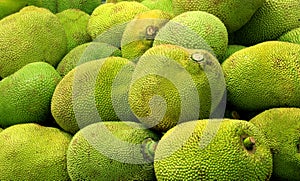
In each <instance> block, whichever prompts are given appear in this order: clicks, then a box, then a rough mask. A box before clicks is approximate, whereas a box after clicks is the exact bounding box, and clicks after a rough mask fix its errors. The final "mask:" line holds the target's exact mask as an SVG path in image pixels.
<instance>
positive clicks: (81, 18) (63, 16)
mask: <svg viewBox="0 0 300 181" xmlns="http://www.w3.org/2000/svg"><path fill="white" fill-rule="evenodd" d="M56 16H57V17H58V19H59V21H60V22H61V23H62V25H63V26H64V29H65V32H66V35H67V39H68V45H67V51H68V52H69V51H70V50H72V49H73V48H75V47H76V46H78V45H81V44H83V43H87V42H90V41H91V40H92V38H91V37H90V35H89V34H88V32H87V24H88V21H89V19H90V15H89V14H87V13H85V12H84V11H81V10H78V9H67V10H64V11H62V12H60V13H57V14H56Z"/></svg>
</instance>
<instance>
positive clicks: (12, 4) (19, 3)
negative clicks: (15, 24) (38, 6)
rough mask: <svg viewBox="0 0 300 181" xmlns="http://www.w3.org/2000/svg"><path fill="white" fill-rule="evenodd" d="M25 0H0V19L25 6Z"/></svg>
mask: <svg viewBox="0 0 300 181" xmlns="http://www.w3.org/2000/svg"><path fill="white" fill-rule="evenodd" d="M26 4H27V1H26V0H2V1H0V19H2V18H4V17H6V16H9V15H11V14H13V13H16V12H18V11H19V10H20V9H22V8H23V7H25V6H26Z"/></svg>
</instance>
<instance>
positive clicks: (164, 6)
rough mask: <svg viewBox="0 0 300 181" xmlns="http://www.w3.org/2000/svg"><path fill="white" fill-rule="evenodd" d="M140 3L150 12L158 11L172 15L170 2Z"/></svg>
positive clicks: (168, 0)
mask: <svg viewBox="0 0 300 181" xmlns="http://www.w3.org/2000/svg"><path fill="white" fill-rule="evenodd" d="M141 3H142V4H143V5H145V6H147V7H148V8H149V9H151V10H154V9H158V10H162V11H164V12H166V13H170V14H172V15H173V14H174V12H173V2H172V0H143V1H141Z"/></svg>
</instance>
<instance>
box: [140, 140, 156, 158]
mask: <svg viewBox="0 0 300 181" xmlns="http://www.w3.org/2000/svg"><path fill="white" fill-rule="evenodd" d="M157 144H158V141H154V140H153V139H151V138H147V139H145V140H144V141H143V143H142V154H143V156H144V159H145V160H148V161H151V162H152V161H154V153H155V150H156V147H157Z"/></svg>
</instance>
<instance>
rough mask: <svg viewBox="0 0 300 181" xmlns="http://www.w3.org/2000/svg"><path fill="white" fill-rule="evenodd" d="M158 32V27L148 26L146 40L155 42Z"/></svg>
mask: <svg viewBox="0 0 300 181" xmlns="http://www.w3.org/2000/svg"><path fill="white" fill-rule="evenodd" d="M157 32H158V27H156V26H151V25H150V26H147V27H146V39H147V40H153V39H154V37H155V36H156V34H157Z"/></svg>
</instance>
